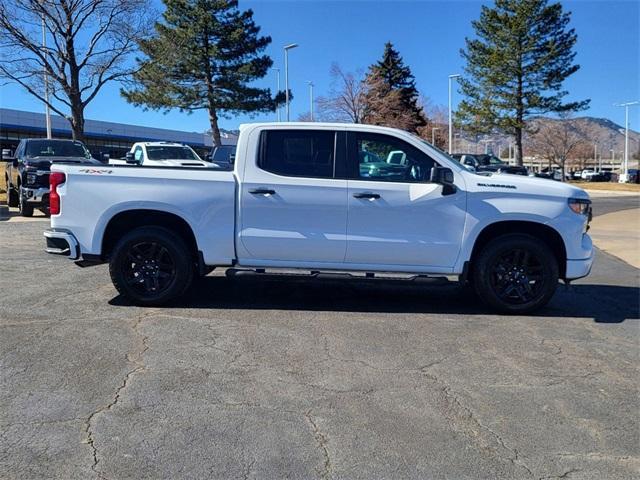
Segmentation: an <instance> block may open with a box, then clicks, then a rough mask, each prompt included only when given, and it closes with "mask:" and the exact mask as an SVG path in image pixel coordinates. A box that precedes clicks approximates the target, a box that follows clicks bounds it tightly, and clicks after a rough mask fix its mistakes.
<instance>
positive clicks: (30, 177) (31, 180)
mask: <svg viewBox="0 0 640 480" xmlns="http://www.w3.org/2000/svg"><path fill="white" fill-rule="evenodd" d="M37 182H38V175H36V174H35V173H27V185H34V184H36V183H37Z"/></svg>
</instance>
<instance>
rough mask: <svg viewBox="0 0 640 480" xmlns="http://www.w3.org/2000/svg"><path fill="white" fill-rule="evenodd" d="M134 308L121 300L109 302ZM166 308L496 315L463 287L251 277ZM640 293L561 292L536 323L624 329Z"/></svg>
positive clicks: (208, 282)
mask: <svg viewBox="0 0 640 480" xmlns="http://www.w3.org/2000/svg"><path fill="white" fill-rule="evenodd" d="M109 303H110V304H111V305H114V306H124V305H130V304H129V302H128V301H127V300H126V299H124V298H123V297H121V296H118V297H115V298H114V299H112V300H111V301H110V302H109ZM165 308H202V309H246V310H269V309H274V310H303V311H333V312H371V313H423V314H456V315H458V314H460V315H492V314H493V312H492V311H491V310H489V309H488V308H487V307H486V306H484V305H483V304H482V302H480V300H479V299H478V298H477V297H476V296H475V294H473V292H472V291H471V290H470V289H468V288H463V287H461V286H460V285H459V284H458V283H457V282H449V283H447V282H438V281H431V280H427V281H422V279H419V280H414V281H409V280H397V279H368V278H362V277H348V276H347V277H344V278H334V277H333V276H329V277H328V278H327V277H325V276H323V277H322V278H316V277H314V276H308V275H295V274H270V273H261V274H258V273H248V272H243V274H242V275H233V276H231V277H229V278H228V277H224V276H218V275H216V276H210V277H204V278H201V279H198V280H197V281H195V282H194V284H193V286H192V287H191V289H190V290H189V292H188V293H187V295H186V296H185V297H183V298H181V299H180V300H178V301H176V302H173V303H172V304H169V305H167V306H166V307H165ZM639 312H640V288H638V287H624V286H615V285H589V284H583V285H572V286H570V287H569V288H566V287H564V286H563V285H559V286H558V291H557V292H556V295H555V296H554V298H553V299H552V301H551V302H550V304H549V305H548V306H547V307H545V308H544V309H542V310H540V311H538V312H536V313H535V314H533V315H530V316H532V317H554V318H555V317H566V318H569V317H586V318H593V319H594V321H596V322H599V323H621V322H623V321H625V320H637V319H638V318H639V317H640V313H639Z"/></svg>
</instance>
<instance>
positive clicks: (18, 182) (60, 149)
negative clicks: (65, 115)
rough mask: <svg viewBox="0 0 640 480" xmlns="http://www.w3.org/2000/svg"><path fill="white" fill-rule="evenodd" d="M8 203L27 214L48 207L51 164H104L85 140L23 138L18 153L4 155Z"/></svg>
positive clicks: (26, 215) (17, 149) (28, 215)
mask: <svg viewBox="0 0 640 480" xmlns="http://www.w3.org/2000/svg"><path fill="white" fill-rule="evenodd" d="M3 160H4V161H5V162H6V168H5V179H6V182H7V204H8V205H9V206H10V207H18V209H19V210H20V214H21V215H22V216H25V217H30V216H32V215H33V211H34V209H36V208H38V209H40V210H42V211H43V212H45V213H47V210H48V208H49V170H50V167H51V165H52V164H56V165H57V164H61V163H72V164H84V165H86V164H90V165H101V163H100V162H99V161H97V160H96V159H94V158H92V157H91V154H90V153H89V150H87V148H86V147H85V146H84V144H83V143H82V142H78V141H75V140H54V139H42V138H26V139H23V140H21V141H20V143H19V144H18V148H16V151H15V156H14V157H9V158H5V157H4V155H3Z"/></svg>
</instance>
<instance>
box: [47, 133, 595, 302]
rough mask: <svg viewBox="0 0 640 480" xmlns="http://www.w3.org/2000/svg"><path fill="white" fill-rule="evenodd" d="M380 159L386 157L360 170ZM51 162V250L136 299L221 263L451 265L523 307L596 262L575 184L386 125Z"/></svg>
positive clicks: (166, 294) (259, 266) (383, 268)
mask: <svg viewBox="0 0 640 480" xmlns="http://www.w3.org/2000/svg"><path fill="white" fill-rule="evenodd" d="M392 152H394V153H393V154H392ZM397 152H401V153H402V155H399V154H398V153H397ZM398 158H400V161H398ZM382 162H390V163H393V168H388V169H385V168H378V169H377V170H376V169H369V168H365V167H363V165H364V164H368V163H375V164H379V163H382ZM398 165H402V167H403V170H402V171H401V170H399V169H398V168H397V166H398ZM53 172H54V173H53V174H52V176H51V186H52V187H51V188H52V194H51V195H52V199H55V205H56V208H55V209H54V208H53V206H52V210H51V228H50V229H48V230H47V231H46V232H45V233H44V235H45V237H46V244H47V246H46V249H47V251H48V252H49V253H54V254H61V255H65V256H67V257H68V258H70V259H72V260H75V261H76V262H77V263H78V264H79V265H81V266H87V265H91V264H96V263H103V262H108V263H109V271H110V275H111V279H112V281H113V284H114V286H115V288H116V289H117V290H118V292H120V294H122V295H123V296H124V297H126V298H128V299H130V300H131V301H133V302H134V303H136V304H139V305H160V304H163V303H165V302H168V301H170V300H173V299H175V298H176V297H179V296H180V295H182V294H183V293H184V292H185V291H186V289H187V288H189V285H190V283H191V281H192V279H193V278H194V276H197V275H198V274H200V275H204V274H206V273H207V272H208V271H210V270H211V269H212V268H215V267H222V268H228V267H236V268H238V267H243V268H249V269H256V270H258V271H263V270H264V269H279V268H286V269H291V268H293V269H299V270H306V271H313V272H315V271H319V272H323V271H336V270H337V271H348V272H362V273H367V274H368V275H369V276H371V275H372V274H373V275H375V273H376V272H398V273H402V274H411V275H418V274H423V275H437V276H457V277H459V279H460V281H461V282H463V283H469V284H471V285H472V286H473V287H474V288H475V290H476V291H477V292H478V295H479V297H480V298H481V299H482V300H483V301H485V302H486V303H487V304H488V305H490V306H491V307H493V308H494V309H497V310H499V311H503V312H511V313H526V312H530V311H532V310H535V309H537V308H540V307H542V306H543V305H545V304H546V303H547V302H548V301H549V300H550V298H551V297H552V295H553V293H554V291H555V289H556V287H557V284H558V279H564V280H565V281H567V282H568V281H571V280H573V279H576V278H580V277H583V276H586V275H587V274H588V273H589V271H590V269H591V265H592V261H593V249H592V243H591V238H590V237H589V235H588V234H587V229H588V223H589V220H590V213H591V207H590V203H591V202H590V200H589V196H588V195H587V193H586V192H585V191H584V190H582V189H580V188H577V187H575V186H571V185H565V184H562V183H556V182H552V181H548V180H542V179H537V178H529V177H524V176H518V175H508V176H507V175H493V174H483V175H479V174H476V173H473V172H471V171H469V170H467V169H466V168H464V167H463V166H462V165H460V164H459V163H458V162H456V161H455V160H453V159H452V158H451V157H449V156H448V155H447V154H445V153H444V152H442V151H440V150H438V149H436V148H435V147H433V146H431V145H430V144H428V143H426V142H424V141H423V140H422V139H420V138H418V137H417V136H414V135H412V134H410V133H407V132H404V131H401V130H396V129H392V128H385V127H378V126H369V125H345V124H323V123H275V124H269V123H267V124H250V125H242V126H241V128H240V135H239V139H238V146H237V152H236V155H235V162H234V169H233V171H223V170H214V169H197V168H184V167H181V168H171V167H163V168H149V167H137V166H106V167H104V168H99V169H87V168H83V167H76V166H71V165H60V166H57V165H56V166H54V167H53ZM87 195H90V196H91V198H92V200H91V202H86V201H84V199H85V198H86V196H87ZM52 204H53V202H52ZM212 294H215V292H212Z"/></svg>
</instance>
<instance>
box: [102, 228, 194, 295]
mask: <svg viewBox="0 0 640 480" xmlns="http://www.w3.org/2000/svg"><path fill="white" fill-rule="evenodd" d="M109 273H110V275H111V281H112V282H113V285H114V286H115V287H116V290H118V292H119V293H120V294H121V295H123V296H124V297H126V298H128V299H129V300H131V301H132V302H133V303H135V304H136V305H140V306H159V305H164V304H166V303H167V302H170V301H171V300H174V299H176V298H178V297H180V296H181V295H183V294H184V293H185V292H186V291H187V289H188V288H189V286H190V285H191V281H192V279H193V277H194V261H193V256H192V254H191V252H190V251H189V248H188V247H187V245H186V244H185V242H184V240H182V238H180V237H179V236H178V235H176V234H175V233H173V232H172V231H170V230H167V229H166V228H162V227H139V228H136V229H135V230H133V231H131V232H129V233H128V234H126V235H125V236H124V237H122V239H120V241H119V242H118V243H117V245H116V246H115V248H114V249H113V253H112V255H111V258H110V261H109Z"/></svg>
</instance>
